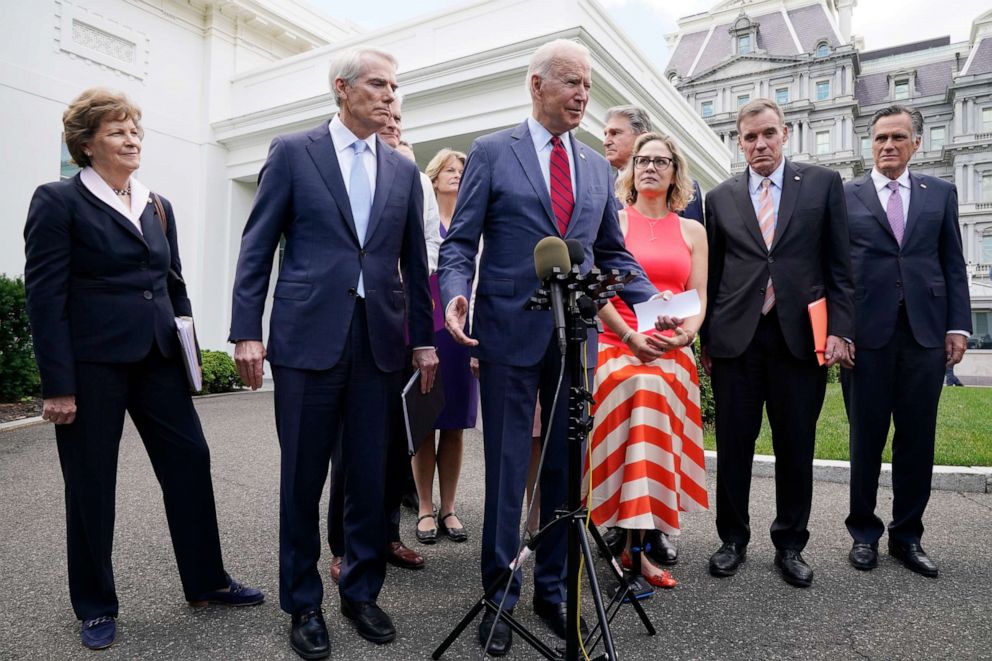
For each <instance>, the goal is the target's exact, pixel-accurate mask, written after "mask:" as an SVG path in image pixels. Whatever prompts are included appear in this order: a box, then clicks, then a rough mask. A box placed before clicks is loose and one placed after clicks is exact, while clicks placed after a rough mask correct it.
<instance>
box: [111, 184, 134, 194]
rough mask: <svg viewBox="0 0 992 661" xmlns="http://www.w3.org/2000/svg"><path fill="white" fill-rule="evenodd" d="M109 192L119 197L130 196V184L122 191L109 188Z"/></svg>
mask: <svg viewBox="0 0 992 661" xmlns="http://www.w3.org/2000/svg"><path fill="white" fill-rule="evenodd" d="M111 190H112V191H114V194H115V195H121V196H124V195H130V194H131V184H128V185H127V188H124V189H117V188H113V187H111Z"/></svg>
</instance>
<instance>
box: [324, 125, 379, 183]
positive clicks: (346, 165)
mask: <svg viewBox="0 0 992 661" xmlns="http://www.w3.org/2000/svg"><path fill="white" fill-rule="evenodd" d="M328 130H330V132H331V140H332V141H333V142H334V151H335V152H336V156H337V157H338V167H340V168H341V178H343V179H344V187H345V190H347V191H348V193H349V194H350V193H351V190H350V187H351V166H352V164H353V163H354V162H355V148H354V147H353V146H352V145H354V144H355V141H356V140H358V137H357V136H355V134H354V133H352V132H351V129H349V128H348V127H347V126H345V125H344V122H342V121H341V117H340V116H338V115H334V119H332V120H331V123H330V124H329V125H328ZM363 142H365V144H366V145H368V149H366V150H365V151H363V152H362V165H364V166H365V172H366V174H368V176H369V192H370V193H371V195H372V199H373V200H374V199H375V175H376V161H375V157H376V151H375V148H376V141H375V133H373V134H372V135H370V136H369V137H367V138H365V140H364V141H363Z"/></svg>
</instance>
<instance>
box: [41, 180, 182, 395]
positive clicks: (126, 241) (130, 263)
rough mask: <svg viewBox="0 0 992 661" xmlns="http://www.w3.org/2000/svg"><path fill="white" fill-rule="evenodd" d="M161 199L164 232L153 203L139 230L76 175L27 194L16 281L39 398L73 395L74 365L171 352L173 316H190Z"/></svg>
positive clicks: (175, 342)
mask: <svg viewBox="0 0 992 661" xmlns="http://www.w3.org/2000/svg"><path fill="white" fill-rule="evenodd" d="M161 199H162V205H163V206H164V207H165V212H166V216H167V217H168V228H169V229H168V235H167V236H166V235H163V233H162V225H161V221H160V220H159V218H158V216H157V215H156V213H155V207H154V205H153V204H152V202H151V200H149V202H148V204H147V206H146V207H145V210H144V213H142V215H141V232H139V231H138V229H137V228H136V227H135V226H134V224H132V223H131V221H130V220H129V219H127V218H125V217H124V216H123V215H121V214H120V213H119V212H118V211H117V210H116V209H114V208H112V207H111V206H110V205H108V204H106V203H105V202H103V201H102V200H100V199H99V198H98V197H97V196H95V195H94V194H93V193H91V192H90V191H89V189H87V188H86V186H85V185H84V184H83V182H82V180H81V179H80V176H79V175H78V174H77V175H76V176H75V177H72V178H71V179H66V180H63V181H58V182H53V183H50V184H45V185H43V186H40V187H39V188H38V189H37V190H36V191H35V193H34V197H33V198H32V199H31V206H30V208H29V209H28V219H27V224H26V225H25V227H24V242H25V256H26V263H25V265H24V285H25V288H26V290H27V308H28V317H29V319H30V321H31V334H32V337H33V339H34V351H35V356H36V357H37V360H38V369H39V371H40V373H41V390H42V395H43V396H44V397H56V396H59V395H73V394H75V393H76V377H75V363H76V362H105V363H129V362H135V361H138V360H141V359H142V358H144V357H145V356H146V355H147V354H148V352H149V350H151V348H152V345H153V344H157V345H158V348H159V351H161V352H162V354H163V355H165V356H166V357H170V356H172V355H173V352H175V351H178V340H177V339H176V331H175V328H176V323H175V317H176V316H189V315H192V314H193V312H192V307H191V305H190V302H189V298H187V296H186V286H185V284H184V283H183V281H182V265H181V264H180V262H179V247H178V245H177V243H176V223H175V217H174V215H173V213H172V205H170V204H169V202H168V200H166V199H165V198H161ZM170 269H171V270H172V271H173V272H174V274H175V277H174V278H172V279H171V280H170V278H169V270H170ZM170 289H171V291H170Z"/></svg>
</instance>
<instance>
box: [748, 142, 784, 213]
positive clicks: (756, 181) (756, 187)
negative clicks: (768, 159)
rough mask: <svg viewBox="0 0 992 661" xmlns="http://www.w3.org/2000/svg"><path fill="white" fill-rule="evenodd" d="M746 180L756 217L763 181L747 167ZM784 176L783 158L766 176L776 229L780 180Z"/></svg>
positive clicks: (759, 206) (780, 199) (780, 197)
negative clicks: (768, 182) (768, 181)
mask: <svg viewBox="0 0 992 661" xmlns="http://www.w3.org/2000/svg"><path fill="white" fill-rule="evenodd" d="M747 172H748V180H747V190H748V192H749V193H750V194H751V204H753V205H754V215H755V216H757V215H758V210H759V209H760V208H761V181H762V180H763V179H765V177H763V176H762V175H760V174H758V173H757V172H755V171H754V170H752V169H751V166H750V165H749V166H748V168H747ZM784 176H785V158H783V159H782V160H781V161H779V164H778V167H777V168H775V170H774V171H773V172H772V173H771V174H770V175H768V179H771V181H772V185H771V186H770V187H769V189H770V191H771V194H772V205H773V206H774V208H775V226H776V227H778V205H779V203H780V202H781V201H782V178H783V177H784Z"/></svg>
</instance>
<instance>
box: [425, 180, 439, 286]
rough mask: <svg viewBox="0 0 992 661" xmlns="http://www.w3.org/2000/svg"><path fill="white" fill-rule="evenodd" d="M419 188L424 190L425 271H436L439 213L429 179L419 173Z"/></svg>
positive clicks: (432, 185) (432, 186)
mask: <svg viewBox="0 0 992 661" xmlns="http://www.w3.org/2000/svg"><path fill="white" fill-rule="evenodd" d="M420 186H421V188H423V189H424V242H425V243H426V244H427V270H428V271H429V272H431V273H433V272H434V271H436V270H437V257H438V253H439V252H440V251H441V212H440V211H439V210H438V208H437V196H436V195H434V184H432V183H431V180H430V178H429V177H428V176H427V175H426V174H424V173H423V172H421V173H420Z"/></svg>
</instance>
